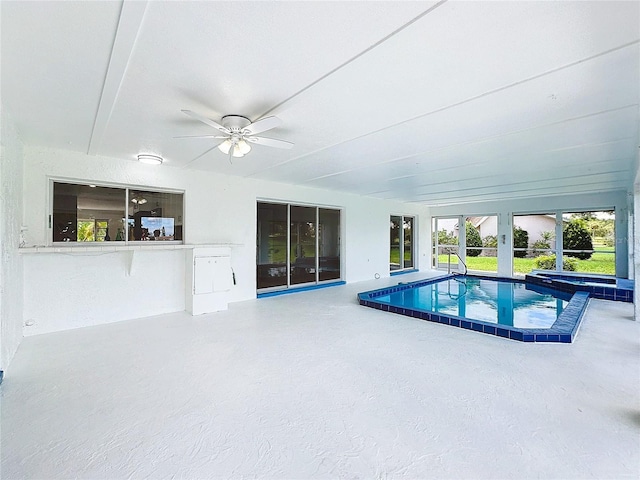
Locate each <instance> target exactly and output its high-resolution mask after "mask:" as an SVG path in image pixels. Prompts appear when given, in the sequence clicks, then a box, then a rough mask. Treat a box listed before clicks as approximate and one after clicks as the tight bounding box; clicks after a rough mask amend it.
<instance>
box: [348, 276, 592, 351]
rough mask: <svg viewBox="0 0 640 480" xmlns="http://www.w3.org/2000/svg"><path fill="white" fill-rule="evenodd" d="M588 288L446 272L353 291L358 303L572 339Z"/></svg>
mask: <svg viewBox="0 0 640 480" xmlns="http://www.w3.org/2000/svg"><path fill="white" fill-rule="evenodd" d="M588 299H589V293H588V292H575V293H573V294H572V293H569V292H561V291H558V290H553V289H549V288H545V287H542V286H538V285H533V284H530V283H526V282H524V281H520V280H515V279H506V278H489V277H481V276H476V275H447V276H444V277H439V278H435V279H429V280H423V281H418V282H411V283H406V284H402V283H400V284H398V285H396V286H394V287H387V288H382V289H379V290H373V291H370V292H363V293H360V294H358V301H359V302H360V304H361V305H364V306H367V307H372V308H377V309H379V310H383V311H387V312H393V313H399V314H402V315H407V316H410V317H414V318H420V319H422V320H429V321H432V322H437V323H443V324H446V325H451V326H455V327H460V328H465V329H469V330H474V331H477V332H482V333H488V334H492V335H497V336H500V337H504V338H510V339H513V340H519V341H523V342H560V343H571V342H572V341H573V339H574V337H575V335H576V333H577V331H578V327H579V325H580V320H581V319H582V314H583V313H584V309H585V308H586V304H587V301H588Z"/></svg>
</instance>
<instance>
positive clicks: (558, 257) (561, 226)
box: [555, 211, 564, 272]
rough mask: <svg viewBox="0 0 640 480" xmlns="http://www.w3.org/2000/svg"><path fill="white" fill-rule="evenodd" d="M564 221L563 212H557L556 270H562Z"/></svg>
mask: <svg viewBox="0 0 640 480" xmlns="http://www.w3.org/2000/svg"><path fill="white" fill-rule="evenodd" d="M563 230H564V223H563V222H562V212H561V211H560V212H556V231H555V234H556V270H557V271H559V272H561V271H562V248H563V245H564V240H563V239H562V235H563Z"/></svg>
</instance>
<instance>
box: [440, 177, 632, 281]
mask: <svg viewBox="0 0 640 480" xmlns="http://www.w3.org/2000/svg"><path fill="white" fill-rule="evenodd" d="M611 208H614V209H615V211H616V225H615V229H616V275H617V276H618V277H623V278H626V277H627V276H628V275H629V262H628V250H629V245H628V227H629V225H628V211H627V208H628V207H627V192H626V191H624V190H620V191H618V192H607V193H590V194H579V195H565V196H555V197H542V198H530V199H526V198H525V199H517V200H508V201H496V202H479V203H473V204H468V205H450V206H446V207H432V208H431V211H430V213H431V215H432V216H451V215H468V216H482V215H493V214H498V246H499V250H498V274H499V275H504V276H510V275H511V272H512V263H513V261H512V257H511V251H512V247H513V238H512V237H513V233H512V225H511V221H512V220H511V216H512V215H513V214H527V213H540V212H555V211H563V210H565V211H566V210H569V211H572V210H573V211H579V210H591V211H598V210H607V209H611ZM502 235H504V236H505V243H504V244H503V243H502Z"/></svg>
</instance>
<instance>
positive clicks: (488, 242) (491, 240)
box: [482, 235, 498, 248]
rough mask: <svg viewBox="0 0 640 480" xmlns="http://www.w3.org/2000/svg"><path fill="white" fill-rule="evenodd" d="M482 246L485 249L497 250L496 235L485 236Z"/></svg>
mask: <svg viewBox="0 0 640 480" xmlns="http://www.w3.org/2000/svg"><path fill="white" fill-rule="evenodd" d="M482 246H483V247H487V248H498V237H497V236H496V235H487V236H486V237H484V238H483V239H482Z"/></svg>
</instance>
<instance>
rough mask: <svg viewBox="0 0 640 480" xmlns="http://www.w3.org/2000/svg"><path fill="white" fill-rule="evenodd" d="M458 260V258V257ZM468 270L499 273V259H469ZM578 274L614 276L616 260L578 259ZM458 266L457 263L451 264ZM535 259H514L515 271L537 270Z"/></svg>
mask: <svg viewBox="0 0 640 480" xmlns="http://www.w3.org/2000/svg"><path fill="white" fill-rule="evenodd" d="M595 248H597V249H598V250H603V251H610V252H613V247H601V246H597V247H595ZM447 259H448V256H447V255H439V257H438V262H440V263H441V264H446V263H447ZM451 260H453V258H452V259H451ZM456 260H457V257H456ZM466 263H467V268H468V269H469V270H477V271H481V272H497V271H498V259H497V258H496V257H467V260H466ZM577 263H578V265H577V268H576V271H577V272H581V273H597V274H602V275H614V274H615V273H616V265H615V258H614V255H613V254H610V253H594V254H593V255H591V258H590V259H588V260H579V259H577ZM451 264H452V265H457V262H453V261H452V262H451ZM535 269H536V266H535V258H514V259H513V270H514V272H515V273H522V274H525V273H529V272H531V270H535Z"/></svg>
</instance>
